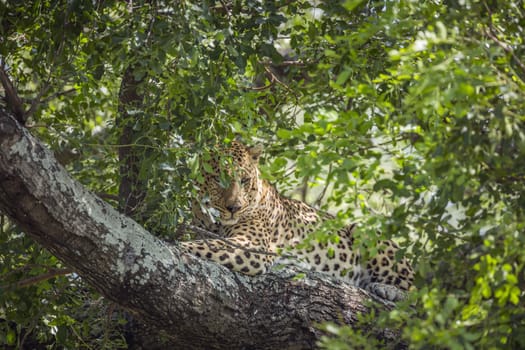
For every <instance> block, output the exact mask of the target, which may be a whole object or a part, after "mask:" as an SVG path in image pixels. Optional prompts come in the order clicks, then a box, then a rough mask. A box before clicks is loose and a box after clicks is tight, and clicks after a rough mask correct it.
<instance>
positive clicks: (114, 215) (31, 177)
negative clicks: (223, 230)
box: [0, 109, 395, 349]
mask: <svg viewBox="0 0 525 350" xmlns="http://www.w3.org/2000/svg"><path fill="white" fill-rule="evenodd" d="M0 210H2V211H3V212H4V213H5V214H7V215H8V216H9V217H10V218H11V219H12V220H14V221H15V222H16V223H17V224H18V225H19V226H20V227H21V228H22V229H23V230H24V231H25V232H26V233H27V234H29V235H30V236H31V237H33V238H34V239H35V240H36V241H38V242H39V243H40V244H41V245H42V246H44V247H45V248H47V249H49V250H50V251H51V252H52V253H53V254H54V255H56V256H57V257H58V258H59V259H61V260H62V261H63V262H64V263H65V264H67V265H68V266H69V267H70V268H72V269H74V270H75V271H76V272H77V273H78V274H79V275H80V276H81V277H82V278H83V279H85V280H86V281H87V282H88V283H89V284H91V285H92V286H93V287H94V288H96V289H97V290H98V291H99V292H100V293H101V294H102V295H104V296H105V297H107V298H108V299H110V300H112V301H114V302H115V303H117V304H119V305H121V306H123V307H125V308H126V309H128V310H131V311H132V312H134V313H135V314H137V315H138V316H139V317H140V318H141V319H143V320H144V321H145V322H146V323H148V324H149V325H150V326H151V327H153V328H155V329H157V330H161V331H163V332H164V333H165V335H166V336H167V339H168V342H169V344H170V346H171V347H175V346H177V347H178V348H192V349H223V348H228V349H241V348H250V349H276V348H287V349H288V348H301V349H303V348H312V347H314V346H315V343H316V341H317V340H318V339H319V336H320V335H321V332H320V331H319V330H318V329H317V325H318V323H320V322H323V321H333V322H337V323H341V322H343V323H346V324H350V325H352V324H355V322H356V316H357V314H358V313H361V312H367V311H368V310H367V308H366V307H365V306H364V303H365V302H366V301H367V300H369V295H368V294H367V293H366V292H364V291H362V290H361V289H358V288H355V287H352V286H349V285H347V284H344V283H342V282H339V281H333V280H330V279H328V278H327V277H323V276H321V275H317V274H308V275H307V276H306V277H305V278H303V279H300V280H295V279H293V278H292V277H293V275H294V274H293V271H292V272H291V270H290V269H284V270H282V271H281V272H279V273H276V272H273V273H268V274H265V275H262V276H258V277H255V278H252V277H247V276H243V275H239V274H236V273H233V272H231V271H229V270H228V269H226V268H224V267H222V266H219V265H216V264H214V263H212V262H209V261H205V260H201V259H198V258H196V257H194V256H191V255H188V254H185V253H182V252H181V251H180V249H179V248H178V247H177V246H176V245H168V244H166V243H164V242H162V241H160V240H159V239H157V238H156V237H154V236H153V235H151V234H149V233H148V232H146V231H145V230H144V229H143V228H142V227H141V226H140V225H138V224H137V223H136V222H135V221H133V220H132V219H130V218H128V217H126V216H124V215H122V214H120V213H118V212H117V211H116V210H115V209H114V208H113V207H111V206H110V205H109V204H107V203H106V202H104V201H103V200H101V199H100V198H98V197H97V196H95V195H94V194H92V193H91V192H89V191H88V190H87V189H85V188H84V187H83V186H82V185H81V184H80V183H78V182H76V181H75V180H73V179H72V178H71V177H70V176H69V174H68V173H67V172H66V170H65V169H64V168H63V167H62V166H61V165H60V164H59V163H57V161H56V160H55V159H54V157H53V155H52V153H51V152H50V151H49V150H48V149H46V148H45V146H43V145H42V144H41V143H40V142H39V141H38V140H37V139H36V138H34V137H33V136H32V135H31V134H30V133H29V132H28V131H27V130H26V129H25V128H24V127H22V126H21V125H20V124H19V123H18V122H17V121H16V120H15V118H14V117H13V116H11V115H10V114H9V113H8V112H6V111H4V110H2V109H0ZM378 336H381V337H383V338H384V339H385V340H386V341H391V342H394V341H395V334H393V333H389V332H388V331H385V332H383V333H381V334H379V335H378Z"/></svg>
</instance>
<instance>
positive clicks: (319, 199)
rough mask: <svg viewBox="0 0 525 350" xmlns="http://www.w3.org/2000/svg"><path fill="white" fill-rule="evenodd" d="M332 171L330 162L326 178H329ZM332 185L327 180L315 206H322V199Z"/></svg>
mask: <svg viewBox="0 0 525 350" xmlns="http://www.w3.org/2000/svg"><path fill="white" fill-rule="evenodd" d="M331 172H332V163H330V164H329V165H328V174H327V175H326V178H327V179H328V177H329V176H330V173H331ZM329 186H330V183H329V182H328V181H327V182H326V183H325V185H324V187H323V190H322V191H321V193H320V194H319V196H318V197H317V199H316V200H315V202H314V206H320V205H321V201H322V200H323V198H324V196H325V195H326V191H327V190H328V187H329Z"/></svg>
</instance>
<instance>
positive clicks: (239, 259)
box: [182, 142, 413, 300]
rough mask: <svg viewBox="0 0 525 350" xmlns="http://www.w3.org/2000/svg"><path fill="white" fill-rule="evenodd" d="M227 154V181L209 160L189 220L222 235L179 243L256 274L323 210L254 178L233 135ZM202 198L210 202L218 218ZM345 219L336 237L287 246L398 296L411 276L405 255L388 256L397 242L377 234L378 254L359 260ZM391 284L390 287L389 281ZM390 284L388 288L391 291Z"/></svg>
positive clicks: (250, 151)
mask: <svg viewBox="0 0 525 350" xmlns="http://www.w3.org/2000/svg"><path fill="white" fill-rule="evenodd" d="M226 153H227V154H228V155H229V156H231V160H232V162H231V168H230V170H229V171H228V172H229V176H230V177H231V181H230V183H229V184H227V185H226V186H225V185H221V184H220V181H219V175H218V174H219V173H220V167H219V162H218V161H214V162H211V163H212V164H211V165H212V170H213V171H212V172H211V173H206V172H205V174H204V178H205V180H204V183H203V184H202V185H201V186H200V193H201V198H202V203H200V205H194V207H193V212H194V224H196V225H197V226H199V227H201V228H204V229H207V230H210V231H212V232H214V233H216V234H218V235H220V236H221V237H224V238H226V239H227V241H229V242H232V243H233V244H234V245H233V246H232V245H229V244H228V243H227V242H225V241H224V240H223V239H205V240H196V241H190V242H183V243H182V244H183V246H184V248H185V249H186V250H188V251H190V252H191V253H193V254H195V255H196V256H198V257H203V258H208V259H211V260H213V261H215V262H218V263H219V264H222V265H224V266H226V267H228V268H230V269H232V270H234V271H239V272H242V273H244V274H247V275H256V274H259V273H263V272H265V271H267V270H268V268H269V267H270V265H271V264H272V263H273V262H274V259H275V256H274V255H266V254H258V253H254V252H253V251H254V250H257V251H267V252H270V253H275V252H278V251H280V250H281V249H280V248H285V247H292V248H293V247H295V246H296V245H297V244H298V243H299V242H301V241H303V240H304V239H306V238H307V237H308V236H309V234H310V233H312V232H313V231H314V230H315V228H316V226H317V225H318V223H319V222H320V221H322V220H326V219H328V218H330V216H329V215H325V214H321V213H320V212H319V211H317V210H316V209H314V208H312V207H310V206H309V205H307V204H306V203H303V202H300V201H297V200H293V199H289V198H285V197H283V196H281V195H280V194H279V193H278V192H277V190H276V189H275V187H273V186H272V185H270V184H269V183H268V182H267V181H266V180H264V179H262V178H261V176H260V173H259V169H258V159H259V155H260V149H259V148H256V147H255V148H248V147H245V146H244V145H242V144H241V143H238V142H233V143H232V144H231V145H230V147H229V148H228V149H227V150H226ZM202 206H204V207H206V208H213V210H215V211H216V212H218V214H219V219H218V221H216V222H214V220H213V219H212V218H211V217H210V215H209V213H205V212H207V210H206V209H205V210H202ZM353 228H354V227H353V225H352V226H349V227H347V228H345V229H342V230H340V231H339V232H338V235H339V240H338V242H337V243H334V242H332V241H329V242H325V243H319V242H316V241H315V240H313V242H311V245H310V246H309V247H307V248H301V249H299V248H295V249H292V251H291V252H292V253H293V254H294V255H296V256H297V258H298V259H300V260H302V261H303V262H306V263H307V264H308V265H309V266H310V267H311V268H312V269H314V270H316V271H320V272H323V273H327V274H330V275H332V276H336V277H338V278H341V279H343V280H346V281H348V282H350V283H352V284H354V285H356V286H360V287H362V288H364V289H368V290H369V291H372V292H374V293H375V294H379V295H380V296H382V297H385V298H387V299H391V300H397V299H400V298H402V297H403V295H404V293H403V292H399V293H398V292H397V291H398V290H402V291H407V290H408V289H409V288H410V286H411V284H412V282H413V271H412V268H411V267H410V265H409V264H408V262H407V261H406V259H401V260H400V261H396V259H395V252H396V251H397V250H398V246H397V245H396V244H395V243H394V242H392V241H379V242H378V245H379V246H378V247H377V248H378V249H377V251H378V254H377V255H376V256H374V257H371V258H370V259H369V260H368V261H361V260H362V259H361V256H360V253H359V251H357V250H356V249H353V237H352V231H353ZM392 286H394V287H395V288H392ZM392 291H394V292H392Z"/></svg>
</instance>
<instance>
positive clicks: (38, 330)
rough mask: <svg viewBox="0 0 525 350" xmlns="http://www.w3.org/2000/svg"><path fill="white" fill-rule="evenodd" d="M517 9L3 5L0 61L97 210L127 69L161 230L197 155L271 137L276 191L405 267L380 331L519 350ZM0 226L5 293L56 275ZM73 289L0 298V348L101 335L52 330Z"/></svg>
mask: <svg viewBox="0 0 525 350" xmlns="http://www.w3.org/2000/svg"><path fill="white" fill-rule="evenodd" d="M131 4H132V5H131ZM524 18H525V8H524V7H523V4H522V3H521V2H519V1H506V2H496V1H477V0H464V1H459V2H453V1H425V2H420V1H409V0H403V1H380V2H373V1H370V2H364V1H359V0H357V1H356V0H347V1H344V2H322V3H317V2H311V1H294V2H289V1H272V2H259V1H251V0H246V1H232V2H228V1H218V2H207V1H205V2H202V3H189V2H182V3H179V4H177V5H173V4H171V3H170V2H167V3H164V2H162V1H154V2H145V3H142V2H133V3H129V4H128V3H125V2H117V1H105V2H84V1H67V2H66V1H54V2H51V1H29V2H28V1H26V2H16V1H13V2H6V3H4V4H3V5H1V6H0V23H1V28H0V33H1V37H0V40H1V43H2V45H0V57H1V58H2V63H3V65H4V66H5V68H6V69H7V70H8V72H9V75H10V77H11V78H12V80H13V81H14V82H15V83H16V86H17V89H18V92H19V94H20V95H21V96H22V97H24V98H25V99H26V101H27V103H26V106H25V107H26V110H30V111H31V119H30V120H29V123H28V126H29V127H31V130H32V132H34V133H36V134H38V136H39V137H40V138H41V139H43V140H45V141H46V142H47V143H48V144H49V146H50V147H51V148H52V149H53V150H55V152H56V154H57V156H58V157H59V159H60V160H61V161H62V162H63V164H64V165H65V166H66V167H67V168H68V170H70V172H71V173H72V174H73V175H74V176H75V177H76V178H77V179H79V180H80V181H82V182H83V183H84V184H85V185H86V186H88V187H89V188H91V189H92V190H94V191H96V192H98V193H100V194H101V195H102V196H104V197H105V198H109V199H112V198H114V197H115V196H116V194H117V193H118V183H119V176H120V174H119V169H118V160H117V156H116V154H117V149H118V147H121V146H122V145H118V143H117V142H118V141H117V140H118V135H119V134H120V132H121V129H120V127H119V126H117V125H116V124H115V122H114V121H115V118H116V116H117V115H118V113H119V112H118V100H117V97H118V95H119V89H120V84H119V83H120V80H121V78H122V75H123V72H124V71H125V69H126V68H127V67H129V66H131V65H134V66H135V67H137V68H136V69H135V71H134V74H135V79H136V80H137V81H141V84H140V91H141V93H142V95H143V103H142V104H141V106H142V107H141V108H139V109H137V110H132V111H128V114H129V115H130V116H131V117H132V118H133V119H132V120H131V121H130V122H132V123H133V129H134V130H135V132H136V133H137V135H139V140H140V143H138V144H137V145H135V146H136V147H140V148H141V149H143V156H142V165H141V166H142V168H141V170H140V176H141V177H142V178H144V179H147V183H148V193H147V197H146V200H145V204H144V208H142V210H143V211H144V214H145V215H144V216H143V217H145V218H146V219H145V221H144V222H143V224H144V225H145V226H146V227H147V228H149V229H150V230H152V231H153V232H155V233H156V234H159V235H162V236H166V237H173V232H174V231H175V229H176V226H177V224H178V223H180V222H181V221H182V220H184V219H185V218H186V217H187V208H188V203H189V199H190V198H191V197H192V195H193V191H194V188H193V185H191V182H190V180H189V179H190V178H196V179H198V176H199V167H198V165H199V163H200V161H201V160H203V159H206V158H207V157H208V154H209V150H210V148H213V147H214V146H215V145H216V144H217V143H221V142H224V141H226V142H227V141H229V140H232V139H233V138H234V137H235V135H241V136H242V137H243V138H244V139H245V140H247V141H248V142H249V143H250V142H251V143H254V142H256V141H260V142H262V143H264V144H265V145H266V157H267V158H266V159H265V160H264V161H263V164H262V168H263V172H264V174H265V176H266V177H268V178H269V179H270V180H271V181H272V182H275V183H276V184H277V186H278V187H279V188H280V189H281V190H282V191H285V192H286V193H288V194H290V195H293V196H300V197H302V198H304V199H306V200H307V201H309V202H310V203H312V204H315V205H318V206H320V207H322V208H323V209H325V210H328V211H331V212H334V213H335V212H337V213H338V219H339V220H341V221H345V222H348V221H357V222H358V223H359V227H360V229H359V232H358V236H359V238H360V240H359V241H360V242H361V243H359V244H366V243H367V241H370V240H371V239H372V237H375V233H376V232H377V231H380V232H381V233H382V235H383V236H385V237H395V239H397V240H399V242H400V243H401V245H402V247H403V248H404V250H405V253H406V254H407V255H408V256H409V257H411V258H412V260H413V261H414V264H415V265H416V266H417V276H418V279H417V281H416V287H417V291H414V292H413V293H412V295H411V299H410V300H409V301H407V303H406V305H405V304H403V305H399V306H398V307H397V308H396V309H395V310H394V311H392V312H390V313H384V314H381V315H378V318H376V319H375V320H376V321H375V323H377V325H378V327H383V326H385V325H388V326H389V327H394V328H395V327H402V329H403V340H404V341H405V342H406V343H408V344H410V347H413V348H428V347H431V346H432V347H436V348H452V349H462V348H466V349H473V348H480V347H481V348H504V347H506V348H522V347H525V339H524V337H523V335H522V334H525V313H524V311H523V310H524V309H525V308H524V301H523V299H524V295H523V290H524V287H525V282H524V281H525V272H524V263H525V236H524V235H523V232H524V229H525V227H524V226H525V218H524V208H525V197H524V196H522V192H523V183H524V180H525V177H524V176H525V175H524V174H525V133H524V132H525V131H524V130H525V128H524V123H525V115H524V110H525V108H524V107H525V106H524V103H525V102H524V101H525V96H524V91H525V86H524V84H525V59H523V57H524V52H525V46H524V43H523V38H524V37H525V33H524V28H525V19H524ZM32 101H35V102H34V103H32ZM338 224H340V223H336V224H334V225H338ZM3 226H4V227H3V231H2V234H1V235H0V238H1V241H2V246H1V247H2V249H1V250H0V262H1V263H2V264H1V265H2V267H1V269H0V270H1V273H2V275H1V276H0V285H1V286H2V289H3V286H4V285H6V283H7V284H11V283H14V282H15V281H16V280H17V279H24V278H27V277H29V276H35V275H39V274H42V273H45V272H46V271H48V270H49V269H57V268H63V267H61V266H60V263H59V262H57V261H56V259H54V258H53V257H52V256H51V255H49V254H48V253H46V252H44V251H42V250H41V249H40V248H38V246H37V245H35V244H34V243H32V242H31V241H29V240H28V239H27V238H26V237H25V236H24V234H23V233H20V232H18V231H17V230H16V229H14V228H12V227H10V226H9V227H8V225H7V224H5V225H3ZM44 266H45V268H44ZM12 271H19V272H16V273H12ZM51 290H52V291H54V292H53V293H54V294H53V293H51V292H50V291H51ZM56 291H59V292H56ZM81 291H82V292H81ZM57 293H58V294H57ZM85 293H88V294H89V293H91V292H86V287H85V286H83V285H82V282H81V281H79V280H75V279H71V278H69V277H65V276H59V277H56V278H53V279H49V280H46V281H42V282H40V283H38V284H35V285H34V286H31V287H28V288H20V289H17V290H16V293H15V292H8V293H2V294H1V298H0V318H3V319H5V320H6V322H3V323H1V324H2V327H1V328H0V329H1V332H2V333H0V344H6V345H9V346H13V345H15V344H16V341H18V342H20V341H21V340H20V339H21V335H22V334H23V332H26V333H27V332H32V333H33V334H34V336H33V338H37V339H40V340H42V343H47V344H56V345H57V346H59V345H61V346H66V345H67V346H70V347H75V346H81V343H82V342H91V341H93V342H96V337H97V336H100V334H98V335H89V334H85V336H82V337H78V336H76V335H75V332H69V331H68V332H65V331H61V332H62V333H60V335H59V332H58V331H56V332H55V331H54V330H53V329H54V328H52V327H51V326H49V321H48V320H49V319H50V318H53V319H54V320H55V321H54V322H55V323H56V324H53V326H56V327H59V329H63V328H60V327H62V326H63V327H66V328H67V327H81V324H82V322H83V321H79V320H76V319H75V317H74V315H75V314H79V310H80V308H81V305H82V304H83V302H82V300H84V299H83V298H84V296H85ZM20 295H23V296H24V297H23V298H21V297H20ZM91 298H92V299H94V298H95V297H94V296H91ZM64 299H67V300H69V301H63V300H64ZM41 300H46V307H36V305H40V304H41ZM409 304H413V307H410V306H409ZM13 310H17V312H14V311H13ZM72 315H73V316H72ZM92 317H99V316H95V315H93V316H92ZM85 319H86V318H84V320H85ZM58 320H60V321H58ZM46 322H48V323H46ZM363 322H365V323H367V324H369V325H370V324H373V323H372V322H370V321H366V320H364V321H363ZM325 327H326V330H327V331H328V333H330V334H333V335H336V336H337V337H336V338H333V337H332V338H329V337H327V338H325V339H324V340H323V341H322V344H321V345H322V346H325V347H328V348H333V349H340V348H353V347H359V348H366V347H367V346H368V347H369V348H370V347H375V346H378V345H377V343H376V342H370V341H368V340H367V337H368V336H369V335H367V334H358V333H356V332H355V331H352V330H348V329H345V328H338V327H336V326H334V325H327V326H325ZM70 329H72V328H70ZM75 329H77V331H76V333H78V334H83V333H81V332H80V331H79V330H78V328H75ZM22 330H24V331H23V332H22ZM64 332H65V333H64ZM24 334H25V333H24ZM371 334H374V332H371ZM17 339H18V340H17ZM79 339H83V340H82V341H80V340H79ZM88 339H89V340H88ZM114 339H117V338H114Z"/></svg>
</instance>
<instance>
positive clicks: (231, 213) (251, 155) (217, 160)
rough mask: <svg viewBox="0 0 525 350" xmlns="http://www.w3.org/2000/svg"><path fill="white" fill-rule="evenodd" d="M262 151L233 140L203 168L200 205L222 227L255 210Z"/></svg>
mask: <svg viewBox="0 0 525 350" xmlns="http://www.w3.org/2000/svg"><path fill="white" fill-rule="evenodd" d="M261 151H262V148H261V147H259V146H255V147H247V146H245V145H243V144H242V143H240V142H237V141H233V142H232V143H231V144H230V145H228V147H227V148H224V149H223V150H221V151H220V154H216V155H215V156H213V157H212V160H211V161H209V162H208V165H209V166H208V167H204V169H203V175H204V182H203V183H202V184H201V185H200V189H199V195H200V197H201V198H200V199H201V203H200V204H201V206H202V207H204V208H203V209H205V210H208V212H209V213H210V212H211V214H213V215H214V216H216V218H215V219H216V221H218V222H220V223H221V224H222V225H225V226H229V225H235V224H236V223H237V222H239V220H240V219H242V218H243V217H247V216H249V215H250V214H251V213H252V212H253V211H254V210H255V209H256V208H257V207H258V204H259V202H260V199H261V194H262V187H263V184H262V180H261V178H260V175H259V169H258V166H257V165H258V161H259V156H260V154H261ZM206 168H207V169H206Z"/></svg>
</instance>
